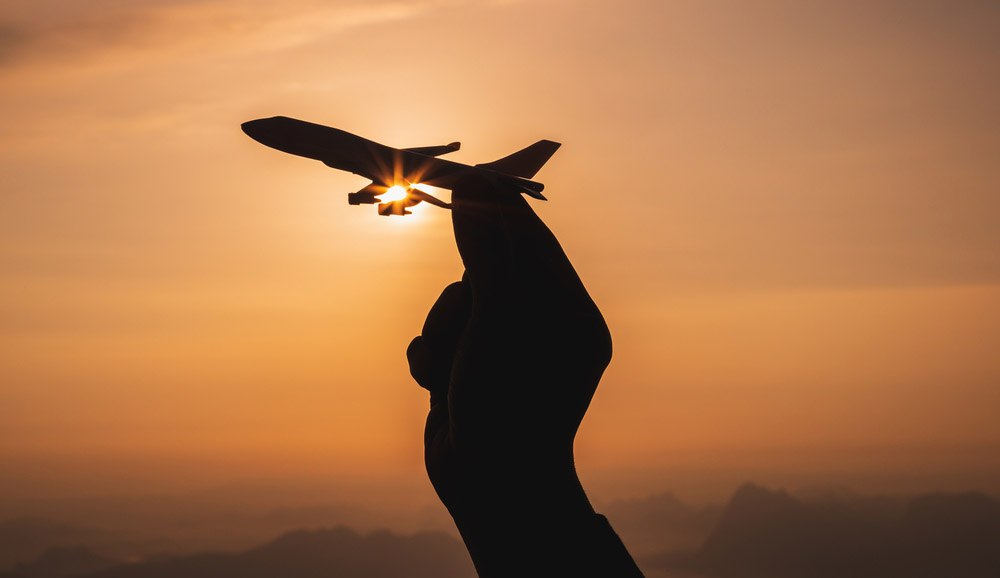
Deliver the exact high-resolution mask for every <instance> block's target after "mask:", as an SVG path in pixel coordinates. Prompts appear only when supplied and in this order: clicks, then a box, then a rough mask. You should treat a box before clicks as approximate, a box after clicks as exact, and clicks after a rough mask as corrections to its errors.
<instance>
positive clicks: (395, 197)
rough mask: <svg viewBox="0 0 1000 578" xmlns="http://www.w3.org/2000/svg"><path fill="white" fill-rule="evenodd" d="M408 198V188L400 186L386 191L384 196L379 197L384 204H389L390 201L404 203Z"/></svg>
mask: <svg viewBox="0 0 1000 578" xmlns="http://www.w3.org/2000/svg"><path fill="white" fill-rule="evenodd" d="M405 198H406V187H402V186H399V185H393V186H391V187H389V188H388V189H386V191H385V192H384V193H382V195H380V196H379V200H380V201H382V202H383V203H388V202H390V201H402V200H403V199H405Z"/></svg>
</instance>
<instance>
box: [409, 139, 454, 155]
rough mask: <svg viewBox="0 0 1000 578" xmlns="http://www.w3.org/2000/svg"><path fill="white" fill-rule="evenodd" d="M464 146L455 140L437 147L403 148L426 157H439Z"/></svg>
mask: <svg viewBox="0 0 1000 578" xmlns="http://www.w3.org/2000/svg"><path fill="white" fill-rule="evenodd" d="M460 148H462V143H460V142H453V143H450V144H446V145H444V146H437V147H413V148H408V149H403V150H404V151H409V152H411V153H417V154H418V155H424V156H426V157H439V156H441V155H446V154H448V153H453V152H455V151H457V150H458V149H460Z"/></svg>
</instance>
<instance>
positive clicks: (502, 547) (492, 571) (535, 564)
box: [407, 180, 642, 578]
mask: <svg viewBox="0 0 1000 578" xmlns="http://www.w3.org/2000/svg"><path fill="white" fill-rule="evenodd" d="M452 204H453V211H452V221H453V225H454V229H455V239H456V242H457V243H458V250H459V253H460V254H461V257H462V261H463V263H464V264H465V275H464V276H463V279H462V281H460V282H457V283H453V284H452V285H449V286H448V287H446V288H445V290H444V292H443V293H442V294H441V297H440V298H439V299H438V300H437V302H436V303H435V304H434V306H433V308H432V309H431V311H430V313H429V314H428V316H427V320H426V322H425V324H424V327H423V331H422V333H421V335H420V336H419V337H417V338H415V339H414V340H413V342H412V343H411V344H410V347H409V349H408V350H407V357H408V359H409V362H410V372H411V373H412V375H413V377H414V378H415V379H416V381H417V383H419V384H420V385H421V386H422V387H424V388H426V389H427V390H429V391H430V393H431V399H430V406H431V407H430V412H429V414H428V416H427V426H426V432H425V437H424V444H425V461H426V466H427V473H428V475H429V476H430V479H431V482H432V483H433V485H434V489H435V490H436V491H437V494H438V496H439V497H440V498H441V501H442V502H443V503H444V505H445V506H446V507H447V508H448V511H449V512H450V513H451V515H452V517H453V518H454V520H455V524H456V525H457V526H458V529H459V531H460V532H461V534H462V538H463V539H464V540H465V544H466V546H467V547H468V549H469V553H470V554H471V556H472V560H473V562H474V563H475V565H476V569H477V571H478V572H479V575H480V576H482V577H486V578H492V577H508V576H619V577H628V576H641V575H642V574H641V573H640V571H639V569H638V567H637V566H636V565H635V562H633V560H632V558H631V556H630V555H629V553H628V551H626V549H625V547H624V546H623V545H622V542H621V540H619V539H618V536H617V535H616V534H615V532H614V531H613V530H612V529H611V526H610V525H609V524H608V522H607V520H606V519H605V518H604V517H603V516H600V515H598V514H596V513H595V512H594V509H593V507H591V505H590V502H589V500H588V498H587V495H586V494H585V493H584V490H583V487H582V486H581V485H580V481H579V479H578V478H577V475H576V469H575V466H574V462H573V439H574V437H575V436H576V432H577V428H578V427H579V425H580V422H581V420H582V419H583V416H584V414H585V413H586V411H587V407H588V405H589V404H590V400H591V398H592V396H593V395H594V391H595V390H596V389H597V384H598V382H599V381H600V379H601V375H602V374H603V372H604V369H605V368H606V367H607V365H608V362H609V361H610V360H611V336H610V333H609V332H608V327H607V325H606V324H605V322H604V318H603V317H602V316H601V313H600V311H599V310H598V309H597V306H596V305H595V304H594V302H593V300H592V299H591V298H590V295H588V294H587V291H586V289H585V288H584V286H583V283H581V282H580V278H579V277H578V276H577V274H576V271H575V270H574V269H573V266H572V265H571V264H570V262H569V260H568V259H567V258H566V255H565V253H563V250H562V248H561V247H560V246H559V243H558V242H557V241H556V239H555V237H554V236H553V235H552V233H551V232H550V231H549V229H548V228H547V227H546V226H545V225H544V224H543V223H542V221H541V220H540V219H539V218H538V217H537V216H536V215H535V213H534V212H533V211H532V210H531V208H530V207H529V206H528V204H527V202H526V201H525V199H524V198H523V197H521V195H519V194H517V193H516V192H513V191H511V190H509V189H504V188H498V187H493V186H491V185H490V182H489V181H488V180H477V181H475V182H473V181H471V180H470V181H466V182H465V183H464V184H463V185H462V186H458V187H456V188H455V189H454V194H453V196H452Z"/></svg>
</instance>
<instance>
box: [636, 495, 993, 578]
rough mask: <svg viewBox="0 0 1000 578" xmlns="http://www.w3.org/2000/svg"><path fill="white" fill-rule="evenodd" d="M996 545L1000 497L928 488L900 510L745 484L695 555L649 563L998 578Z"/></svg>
mask: <svg viewBox="0 0 1000 578" xmlns="http://www.w3.org/2000/svg"><path fill="white" fill-rule="evenodd" d="M998 545H1000V502H997V501H996V500H993V499H991V498H989V497H987V496H985V495H983V494H980V493H965V494H928V495H922V496H918V497H916V498H914V499H912V500H910V501H909V502H908V504H906V505H905V506H903V507H896V506H895V505H894V501H892V500H884V499H881V500H880V499H873V500H870V499H856V500H844V499H839V498H836V497H832V498H830V499H826V500H819V501H810V502H803V501H801V500H798V499H796V498H794V497H792V496H790V495H788V494H787V493H785V492H783V491H771V490H767V489H765V488H761V487H759V486H755V485H753V484H747V485H744V486H742V487H741V488H740V489H739V490H737V491H736V493H735V494H734V495H733V498H732V500H731V501H730V502H729V505H728V506H727V508H726V510H725V512H724V513H723V515H722V518H721V519H720V520H719V523H718V525H717V526H716V528H715V529H714V530H713V531H712V533H711V534H710V535H709V537H708V539H707V540H706V541H705V544H704V545H703V546H702V548H701V549H700V550H699V551H698V552H697V553H696V554H695V555H693V556H691V557H690V558H687V559H680V558H678V557H676V556H673V557H671V556H663V557H661V558H660V559H659V560H658V561H653V562H652V565H653V566H655V567H658V568H678V569H687V570H693V571H696V572H699V573H702V574H705V575H706V576H711V577H714V578H765V577H767V578H834V577H837V578H846V577H850V578H869V577H871V578H875V577H879V578H884V577H896V576H900V577H907V578H924V577H927V578H931V577H934V578H939V577H945V576H947V577H949V578H980V577H982V578H996V577H997V576H1000V547H998ZM647 563H650V561H648V560H647Z"/></svg>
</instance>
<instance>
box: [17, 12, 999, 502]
mask: <svg viewBox="0 0 1000 578" xmlns="http://www.w3.org/2000/svg"><path fill="white" fill-rule="evenodd" d="M998 29H1000V8H998V6H997V5H996V4H995V3H991V2H982V1H971V0H968V1H966V0H959V1H948V2H945V1H938V2H903V1H893V2H887V1H864V2H862V1H847V2H795V1H791V0H788V1H764V2H753V3H749V2H739V1H736V0H731V1H723V0H719V1H709V2H695V1H690V2H673V1H669V0H655V1H654V0H626V1H623V2H601V1H596V0H594V1H584V0H581V1H572V0H494V1H471V0H467V1H463V0H426V1H422V0H412V1H410V0H407V1H398V2H362V1H360V0H359V1H357V2H345V1H335V2H329V1H319V0H316V1H311V0H294V1H288V2H283V3H274V2H262V1H251V2H247V1H245V0H243V1H239V2H237V1H235V0H205V1H193V0H186V1H182V0H147V1H143V2H135V1H124V0H88V1H80V0H36V1H32V2H5V3H3V4H2V5H0V461H3V462H5V463H6V464H7V467H5V468H0V489H4V490H7V491H8V492H10V493H8V494H7V495H19V493H31V492H35V493H45V492H50V491H52V492H58V491H65V490H66V488H67V487H71V488H75V489H77V490H78V489H79V488H81V487H90V486H87V484H88V483H90V484H96V485H98V486H99V485H100V484H102V483H105V482H109V481H113V480H116V479H119V478H120V480H119V481H121V480H132V481H131V482H121V484H123V485H128V483H133V482H134V483H136V484H153V485H157V484H159V485H160V486H164V487H166V486H170V485H171V484H175V483H176V484H181V485H183V484H187V485H189V486H192V487H194V486H200V485H210V484H214V483H221V482H223V481H227V480H232V479H239V478H241V477H268V476H273V477H282V476H285V477H290V478H295V477H308V476H315V477H323V476H327V477H336V476H340V475H362V476H399V475H402V476H413V477H421V476H423V474H422V471H421V454H420V451H421V450H420V442H421V438H420V432H421V428H422V419H423V413H424V411H425V407H426V395H425V392H424V391H423V390H421V389H419V388H418V387H416V385H415V384H413V383H412V381H411V380H410V378H409V375H408V372H407V369H406V363H405V358H404V355H403V352H404V351H405V348H406V345H407V344H408V343H409V340H410V338H411V337H412V336H414V335H415V334H416V333H417V332H418V331H419V329H420V326H421V323H422V320H423V317H424V315H425V314H426V311H427V309H428V308H429V307H430V305H431V304H432V303H433V301H434V299H435V298H436V297H437V295H438V293H439V291H440V289H441V288H443V287H444V286H445V285H446V284H447V283H449V282H451V281H453V280H456V279H457V278H458V277H459V276H460V275H461V264H460V262H459V260H458V255H457V252H456V250H455V248H454V245H453V240H452V239H451V231H450V221H449V215H448V214H447V213H446V212H445V211H440V210H438V209H436V208H434V207H426V206H420V207H417V208H416V209H415V214H414V216H413V217H408V218H406V219H399V218H389V219H386V218H383V217H378V216H377V215H376V214H375V211H374V210H373V209H372V208H371V207H360V208H359V207H349V206H348V205H347V203H346V202H345V201H346V193H347V192H350V191H354V190H357V189H358V188H360V187H361V186H363V185H364V184H365V181H363V180H362V179H361V178H360V177H356V176H354V175H350V174H347V173H341V172H337V171H334V170H331V169H327V168H325V167H323V166H322V165H321V164H319V163H316V162H312V161H308V160H305V159H301V158H295V157H291V156H288V155H283V154H281V153H278V152H276V151H274V150H270V149H267V148H265V147H263V146H261V145H259V144H258V143H256V142H254V141H252V140H250V139H249V138H247V137H246V136H245V135H244V134H243V133H242V132H240V130H239V125H240V123H241V122H243V121H245V120H249V119H253V118H258V117H264V116H273V115H286V116H292V117H297V118H302V119H306V120H310V121H313V122H317V123H321V124H327V125H331V126H336V127H338V128H341V129H344V130H347V131H350V132H353V133H356V134H359V135H362V136H365V137H367V138H370V139H373V140H376V141H379V142H382V143H384V144H387V145H390V146H397V147H410V146H426V145H437V144H444V143H448V142H451V141H454V140H461V141H462V142H463V147H462V150H461V151H459V152H457V153H454V154H453V155H451V156H450V157H449V158H452V159H453V160H457V161H460V162H467V163H477V162H486V161H489V160H493V159H495V158H499V157H502V156H504V155H506V154H509V153H510V152H512V151H514V150H517V149H520V148H522V147H523V146H526V145H528V144H530V143H532V142H534V141H536V140H538V139H542V138H547V139H552V140H556V141H559V142H562V143H564V145H563V148H562V149H560V151H559V152H558V153H557V154H556V156H555V157H553V159H552V161H551V162H550V163H549V164H548V165H547V166H546V167H545V168H544V169H542V171H541V172H540V173H539V175H538V177H537V180H540V181H542V182H544V183H545V184H546V185H547V187H546V193H545V194H546V195H547V196H548V198H549V199H550V201H549V202H548V203H537V202H533V206H535V207H536V210H537V211H538V212H539V213H540V214H541V215H542V217H543V219H545V221H546V222H547V223H548V224H549V225H550V226H551V228H552V229H553V230H554V231H555V233H556V235H557V236H558V237H559V238H560V239H561V241H562V243H563V246H564V247H565V249H566V251H567V253H568V254H569V256H570V258H571V259H572V260H573V262H574V263H575V265H576V266H577V269H578V270H579V272H580V274H581V276H582V277H583V279H584V282H585V283H586V284H587V286H588V288H589V289H590V290H591V293H592V294H593V296H594V298H595V300H596V301H597V303H598V305H599V306H600V307H601V309H602V310H603V311H604V313H605V316H606V318H607V320H608V322H609V325H610V326H611V330H612V334H613V336H614V338H615V348H616V351H615V359H614V361H613V362H612V366H611V368H610V369H609V371H608V373H607V375H606V377H605V380H604V382H603V384H602V386H601V389H600V390H599V391H598V394H597V397H596V398H595V402H594V405H593V406H592V409H591V412H590V414H588V417H587V420H586V421H585V422H584V425H583V429H582V431H581V434H580V438H579V440H578V461H579V462H580V464H579V465H580V468H581V471H582V472H583V474H584V479H585V481H586V480H587V479H588V476H590V478H591V479H593V480H594V484H595V485H601V484H603V485H604V486H607V487H608V488H612V489H611V490H609V491H614V490H613V488H615V487H618V488H619V490H618V491H625V490H624V489H621V488H625V487H626V486H628V485H629V484H633V481H634V484H633V486H634V487H635V488H637V490H636V491H638V489H642V490H643V491H645V490H646V489H647V488H646V486H643V485H642V483H640V482H638V481H635V480H640V479H653V480H655V481H654V482H650V484H651V485H659V486H660V487H663V488H668V487H670V486H671V483H672V481H671V478H670V477H669V476H670V473H671V472H675V473H676V472H680V471H683V472H687V473H688V474H691V472H695V473H697V474H699V475H702V474H704V475H705V476H708V477H711V476H710V475H709V473H706V472H713V471H721V470H726V471H731V474H727V475H731V476H732V477H733V479H735V481H736V482H739V481H742V479H743V478H747V479H749V478H753V479H756V480H758V481H761V482H773V483H775V484H779V485H781V484H792V483H799V482H800V481H803V480H804V482H803V483H805V482H810V483H811V482H813V481H818V480H825V479H836V480H839V479H841V478H837V476H838V475H839V476H842V477H843V476H847V475H848V473H850V476H853V477H850V479H851V480H853V481H855V482H858V483H862V484H864V483H865V481H866V480H867V481H869V482H872V483H874V482H873V480H876V479H879V480H882V479H888V478H886V476H890V477H891V476H893V475H895V476H896V478H899V479H904V478H905V479H910V480H911V481H912V482H913V484H915V485H917V486H920V485H921V484H922V485H924V486H928V487H930V486H935V485H942V486H947V485H953V486H958V487H968V486H984V485H989V484H996V486H994V487H1000V458H997V456H998V455H1000V452H998V449H1000V387H998V386H1000V355H998V354H997V351H998V344H1000V226H998V225H1000V171H998V166H1000V165H998V160H1000V107H998V106H997V104H996V103H997V102H1000V35H997V34H996V31H997V30H998ZM886 456H889V457H888V458H887V457H886ZM661 474H662V475H661ZM116 476H117V477H116ZM644 476H645V477H644ZM810 476H812V477H810ZM896 478H893V479H896ZM844 479H847V478H844ZM88 480H89V481H88ZM728 480H729V478H726V483H728ZM616 481H617V482H620V485H619V486H615V483H616ZM633 486H629V487H633ZM95 487H96V486H95ZM650 487H651V486H650ZM727 489H728V488H727ZM930 489H932V488H930Z"/></svg>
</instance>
